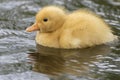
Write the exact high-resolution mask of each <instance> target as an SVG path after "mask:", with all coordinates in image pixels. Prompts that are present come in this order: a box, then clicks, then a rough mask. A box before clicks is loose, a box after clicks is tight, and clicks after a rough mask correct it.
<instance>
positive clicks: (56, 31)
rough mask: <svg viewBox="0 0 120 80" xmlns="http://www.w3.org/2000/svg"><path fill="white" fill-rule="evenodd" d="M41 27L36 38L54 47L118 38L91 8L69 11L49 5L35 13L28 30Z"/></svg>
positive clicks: (74, 45)
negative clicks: (89, 9) (33, 21)
mask: <svg viewBox="0 0 120 80" xmlns="http://www.w3.org/2000/svg"><path fill="white" fill-rule="evenodd" d="M35 30H38V32H37V35H36V42H37V43H38V44H40V45H43V46H47V47H54V48H66V49H69V48H85V47H91V46H95V45H100V44H105V43H107V42H111V41H113V40H114V39H116V36H114V35H113V34H112V31H111V29H110V28H109V27H108V25H107V24H106V23H105V22H104V21H103V20H102V19H101V18H100V17H98V16H97V15H96V14H94V13H92V12H91V11H88V10H84V9H82V10H78V11H75V12H73V13H71V14H67V13H66V12H65V11H64V10H63V9H61V8H59V7H56V6H48V7H45V8H43V9H42V10H41V11H39V12H38V13H37V15H36V22H35V23H34V24H33V25H32V26H31V27H29V28H27V29H26V31H28V32H31V31H35Z"/></svg>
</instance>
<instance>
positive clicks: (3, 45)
mask: <svg viewBox="0 0 120 80" xmlns="http://www.w3.org/2000/svg"><path fill="white" fill-rule="evenodd" d="M52 4H56V5H61V6H64V7H66V8H67V9H68V10H70V11H72V10H76V9H79V8H89V9H91V10H93V11H94V12H96V13H97V14H99V15H101V16H102V17H103V18H104V19H105V21H106V22H107V23H108V24H109V25H110V26H111V28H112V29H113V30H114V34H116V35H118V36H120V0H0V80H120V43H119V42H118V43H117V44H118V45H116V46H111V47H109V46H105V45H101V46H96V47H92V48H88V49H77V50H60V49H50V48H46V47H42V46H39V45H38V46H37V48H38V49H39V53H35V52H36V44H35V40H34V37H35V33H27V32H25V29H26V27H28V26H29V25H31V24H32V23H33V22H34V17H35V14H36V12H37V11H38V10H39V9H40V8H42V7H43V6H46V5H52ZM28 53H29V54H28Z"/></svg>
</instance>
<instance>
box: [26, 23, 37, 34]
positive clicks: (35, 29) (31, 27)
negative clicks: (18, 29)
mask: <svg viewBox="0 0 120 80" xmlns="http://www.w3.org/2000/svg"><path fill="white" fill-rule="evenodd" d="M37 30H39V27H38V25H37V24H36V23H34V24H33V25H32V26H30V27H28V28H27V29H26V31H27V32H32V31H37Z"/></svg>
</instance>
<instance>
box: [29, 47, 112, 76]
mask: <svg viewBox="0 0 120 80" xmlns="http://www.w3.org/2000/svg"><path fill="white" fill-rule="evenodd" d="M37 49H38V52H37V53H32V54H29V58H30V59H31V60H32V63H33V65H34V66H33V70H34V71H37V72H40V73H44V74H47V75H60V74H62V75H64V74H72V75H84V74H86V73H87V72H89V71H90V66H89V65H94V64H93V63H92V62H96V61H97V62H98V61H100V60H102V59H99V58H98V56H100V55H101V56H105V55H107V54H108V53H110V48H109V47H108V46H105V45H99V46H96V47H91V48H87V49H73V50H66V49H54V48H47V47H43V46H40V45H37Z"/></svg>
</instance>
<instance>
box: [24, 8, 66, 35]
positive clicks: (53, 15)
mask: <svg viewBox="0 0 120 80" xmlns="http://www.w3.org/2000/svg"><path fill="white" fill-rule="evenodd" d="M65 16H66V14H65V12H64V10H63V9H61V8H59V7H55V6H48V7H44V8H43V9H42V10H40V11H39V12H38V13H37V15H36V21H35V23H34V24H33V25H32V26H30V27H28V28H27V29H26V31H27V32H32V31H36V30H39V31H40V32H44V33H47V32H53V31H56V30H57V29H58V28H60V27H61V26H62V25H63V24H64V21H65Z"/></svg>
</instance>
